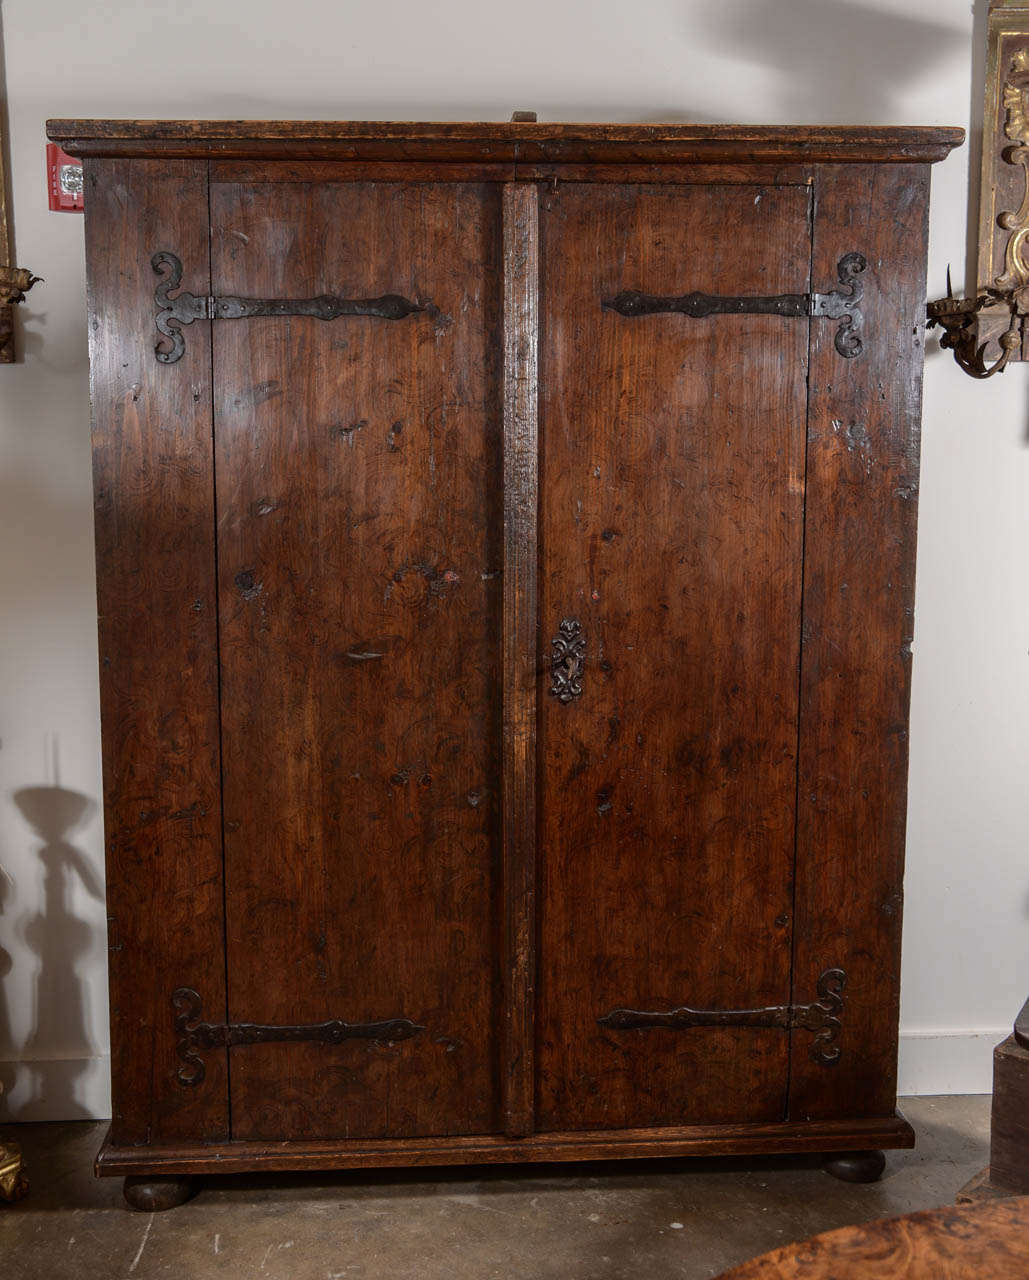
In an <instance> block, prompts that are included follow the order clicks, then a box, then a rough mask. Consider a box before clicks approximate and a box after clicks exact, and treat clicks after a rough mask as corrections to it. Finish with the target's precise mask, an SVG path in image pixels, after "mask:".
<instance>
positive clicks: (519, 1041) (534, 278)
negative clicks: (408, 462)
mask: <svg viewBox="0 0 1029 1280" xmlns="http://www.w3.org/2000/svg"><path fill="white" fill-rule="evenodd" d="M503 217H504V251H503V260H504V283H503V289H504V303H503V307H504V374H503V377H504V641H503V643H504V658H503V671H504V676H503V680H504V715H503V725H504V743H503V761H504V782H503V794H504V801H503V830H504V835H503V842H504V938H503V945H504V982H505V988H504V990H505V999H504V1031H503V1034H504V1042H503V1053H504V1066H503V1087H504V1130H505V1132H506V1133H507V1134H508V1135H509V1136H511V1137H520V1136H522V1135H524V1134H527V1133H531V1132H532V1128H533V1036H534V1029H533V1028H534V1018H533V1005H534V996H535V972H536V961H535V939H536V929H535V883H536V867H535V852H536V687H537V671H536V668H537V648H538V646H537V627H536V577H537V566H536V557H537V545H536V524H537V506H538V484H539V477H538V434H537V376H538V363H539V361H538V344H539V336H538V335H539V300H538V295H539V192H538V189H537V187H536V186H535V184H531V183H512V184H510V185H508V186H505V188H504V205H503Z"/></svg>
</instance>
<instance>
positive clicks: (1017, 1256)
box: [721, 1196, 1029, 1280]
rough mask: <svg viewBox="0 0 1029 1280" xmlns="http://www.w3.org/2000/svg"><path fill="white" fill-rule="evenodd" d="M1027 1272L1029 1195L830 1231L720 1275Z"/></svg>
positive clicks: (1011, 1275) (951, 1279) (987, 1276)
mask: <svg viewBox="0 0 1029 1280" xmlns="http://www.w3.org/2000/svg"><path fill="white" fill-rule="evenodd" d="M1026 1275H1029V1197H1025V1196H1020V1197H1016V1198H1012V1199H1008V1200H995V1201H992V1202H990V1203H987V1204H981V1205H957V1206H955V1205H948V1206H946V1207H945V1208H942V1209H927V1210H926V1211H925V1212H923V1213H911V1214H908V1215H907V1216H906V1217H903V1218H886V1219H883V1220H881V1221H878V1222H868V1223H864V1224H863V1225H861V1226H856V1227H841V1228H840V1229H839V1230H838V1231H827V1232H825V1233H824V1234H823V1235H819V1236H815V1237H814V1238H813V1239H811V1240H804V1241H801V1242H800V1243H799V1244H790V1245H785V1246H784V1247H783V1248H781V1249H776V1250H774V1251H773V1252H772V1253H766V1254H764V1255H763V1256H762V1257H760V1258H755V1259H754V1260H753V1261H752V1262H746V1263H744V1264H743V1266H741V1267H734V1268H733V1270H732V1271H726V1272H723V1274H722V1276H721V1280H872V1278H873V1277H874V1280H1018V1277H1022V1276H1026Z"/></svg>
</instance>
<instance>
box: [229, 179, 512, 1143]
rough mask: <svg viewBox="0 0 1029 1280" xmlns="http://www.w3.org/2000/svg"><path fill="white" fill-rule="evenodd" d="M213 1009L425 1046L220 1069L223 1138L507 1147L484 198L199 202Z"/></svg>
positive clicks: (495, 335)
mask: <svg viewBox="0 0 1029 1280" xmlns="http://www.w3.org/2000/svg"><path fill="white" fill-rule="evenodd" d="M211 203H212V224H213V226H212V254H213V264H214V265H213V277H214V280H213V282H214V292H215V293H216V294H235V295H243V296H246V297H260V298H297V297H311V296H315V295H318V294H323V293H338V294H341V295H343V296H346V297H377V296H379V295H381V294H384V293H399V294H402V295H404V296H405V297H407V298H409V299H411V300H412V301H415V302H418V303H420V304H422V305H423V306H424V307H425V310H423V311H419V312H416V313H414V314H412V315H409V316H407V317H405V318H404V319H402V320H397V321H389V320H381V319H375V318H371V317H341V318H340V319H338V320H334V321H323V320H318V319H314V318H311V317H305V316H294V317H289V316H284V317H277V316H271V317H256V318H253V319H250V320H241V321H229V320H226V321H217V322H215V325H214V352H215V357H214V367H215V384H216V397H215V434H216V441H217V460H218V519H219V537H218V553H219V562H220V574H219V587H220V596H221V615H220V621H221V651H222V690H223V695H222V705H223V750H224V762H225V768H224V774H225V818H226V833H225V843H226V876H227V884H228V890H229V919H228V939H229V1009H230V1013H231V1015H232V1019H233V1021H241V1022H242V1021H252V1022H262V1023H273V1024H280V1023H285V1024H301V1023H318V1022H322V1021H325V1020H328V1019H335V1018H340V1019H343V1020H345V1021H348V1022H376V1021H381V1020H383V1019H390V1018H399V1017H406V1018H409V1019H411V1020H412V1021H413V1022H414V1023H416V1024H418V1025H419V1026H420V1027H422V1028H423V1030H421V1031H420V1032H418V1033H417V1034H416V1035H414V1036H413V1037H411V1038H408V1039H403V1040H398V1041H396V1042H395V1043H385V1042H383V1043H379V1042H376V1041H374V1040H359V1039H350V1040H344V1041H343V1042H342V1043H340V1044H335V1045H328V1044H320V1043H314V1042H311V1041H301V1042H297V1043H289V1044H275V1043H269V1044H256V1045H241V1046H238V1047H236V1048H233V1049H232V1050H230V1059H231V1072H232V1124H233V1136H234V1137H235V1138H240V1139H252V1140H264V1139H277V1138H282V1139H317V1138H326V1137H334V1138H347V1137H353V1138H362V1137H363V1138H375V1137H385V1136H394V1137H408V1136H429V1135H439V1134H469V1133H483V1132H491V1131H495V1129H496V1127H497V1126H498V1124H499V1112H500V1096H499V1093H500V1091H499V1088H498V1059H499V1056H500V1055H499V1052H498V1049H497V1038H498V1031H499V1023H500V966H499V959H498V956H497V953H496V945H495V940H494V934H495V931H496V929H497V925H498V916H499V898H498V889H499V877H500V862H501V848H500V845H501V838H500V737H501V734H500V719H501V686H500V653H501V641H500V630H501V612H502V603H501V601H502V595H501V593H502V581H501V570H502V505H501V466H502V462H501V439H500V423H501V414H500V405H499V394H498V393H499V385H498V382H497V374H498V372H499V363H500V360H499V352H498V350H497V346H498V342H499V339H500V329H501V325H500V296H499V289H498V283H499V254H500V221H501V219H500V195H499V191H498V190H497V188H496V187H495V186H494V185H490V184H481V185H480V184H473V183H468V184H463V183H453V184H448V183H439V184H431V183H425V184H419V185H404V184H401V183H395V182H354V183H324V184H322V183H310V184H306V183H282V182H276V183H267V184H262V183H246V182H241V183H238V184H233V183H229V184H223V183H214V184H212V189H211Z"/></svg>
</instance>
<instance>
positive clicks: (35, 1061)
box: [0, 1053, 111, 1124]
mask: <svg viewBox="0 0 1029 1280" xmlns="http://www.w3.org/2000/svg"><path fill="white" fill-rule="evenodd" d="M0 1083H2V1084H3V1093H2V1094H0V1122H3V1123H8V1124H10V1123H17V1122H21V1121H28V1120H106V1119H109V1117H110V1115H111V1059H110V1055H109V1054H106V1053H105V1054H96V1055H94V1056H90V1057H81V1056H74V1055H67V1056H52V1057H48V1058H15V1059H8V1060H7V1061H0Z"/></svg>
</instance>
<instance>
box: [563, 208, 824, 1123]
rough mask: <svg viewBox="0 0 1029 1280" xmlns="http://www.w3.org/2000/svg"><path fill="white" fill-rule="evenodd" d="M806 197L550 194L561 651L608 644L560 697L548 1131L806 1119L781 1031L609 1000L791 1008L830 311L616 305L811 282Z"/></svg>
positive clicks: (771, 290) (798, 287) (591, 655)
mask: <svg viewBox="0 0 1029 1280" xmlns="http://www.w3.org/2000/svg"><path fill="white" fill-rule="evenodd" d="M809 199H810V192H809V189H808V188H807V187H782V188H780V187H765V186H759V187H754V188H747V189H745V190H741V189H739V188H736V187H694V188H679V189H670V190H668V189H663V188H653V187H623V186H614V187H599V186H598V187H589V186H576V187H569V188H559V189H558V190H557V191H556V192H549V191H548V192H547V193H546V194H545V195H544V198H543V211H542V235H543V257H542V280H543V293H542V300H541V309H542V313H543V316H544V339H543V347H542V352H541V361H540V367H541V386H542V391H541V438H542V482H541V493H542V532H541V536H542V552H541V575H540V625H541V628H542V636H541V645H542V647H543V649H544V652H546V650H547V647H548V646H549V641H550V637H551V636H552V635H553V634H555V632H556V631H557V627H558V624H559V622H560V621H561V619H562V618H575V619H578V620H579V621H580V622H581V624H582V628H583V631H584V633H585V636H586V646H587V648H586V669H585V674H584V676H583V681H582V684H583V693H582V697H581V698H578V699H576V700H574V701H573V702H571V703H569V704H568V705H563V704H562V703H561V702H559V701H557V700H556V699H554V698H552V697H547V696H545V697H544V698H543V699H542V701H541V706H540V735H541V738H540V742H541V745H540V775H541V820H540V863H541V904H540V911H541V925H540V954H541V957H542V958H543V965H544V967H543V969H542V971H541V976H540V989H539V1007H540V1015H539V1016H540V1027H539V1047H538V1057H539V1083H538V1089H539V1111H540V1123H541V1125H542V1126H544V1127H546V1128H550V1129H562V1128H587V1129H588V1128H600V1127H607V1126H610V1127H611V1128H615V1129H618V1128H623V1127H632V1126H635V1125H642V1124H683V1123H704V1122H714V1121H718V1120H723V1121H730V1120H735V1121H743V1120H751V1121H757V1120H766V1121H770V1120H775V1119H781V1118H782V1117H783V1115H784V1110H785V1099H786V1088H787V1078H786V1076H787V1072H786V1067H787V1038H786V1035H785V1033H784V1032H783V1031H781V1030H776V1029H767V1028H766V1029H754V1028H737V1027H730V1028H703V1029H696V1030H690V1031H685V1032H682V1031H672V1030H651V1031H645V1032H644V1031H622V1032H617V1031H612V1030H609V1029H606V1028H602V1027H600V1026H598V1024H597V1019H598V1017H600V1016H601V1015H603V1014H606V1013H607V1012H608V1011H610V1010H611V1009H613V1008H615V1007H626V1006H628V1007H630V1008H632V1009H642V1010H671V1009H674V1008H676V1007H677V1006H680V1005H690V1006H692V1007H694V1008H703V1009H747V1008H757V1007H762V1006H766V1005H781V1004H785V1003H787V1001H788V997H789V986H790V939H791V932H792V924H793V921H792V911H791V906H792V874H793V848H794V801H795V787H796V764H795V761H796V742H797V657H798V650H799V643H800V573H801V551H802V536H803V497H804V494H803V467H804V416H805V395H806V384H805V379H806V368H807V343H808V332H807V331H808V323H807V320H806V319H797V318H784V317H782V316H767V315H765V316H761V315H732V316H725V315H722V316H710V317H707V318H704V319H700V320H695V319H690V318H688V317H685V316H682V315H675V314H661V315H649V316H640V317H635V318H626V317H625V316H622V315H619V314H616V313H615V312H613V311H612V310H609V309H604V308H603V306H602V303H603V301H604V300H605V299H610V298H612V297H613V296H614V295H616V294H618V293H619V292H620V291H622V290H624V289H637V290H642V291H644V292H647V293H656V294H661V295H667V294H683V293H687V292H689V291H692V290H704V291H709V292H715V293H722V294H734V295H735V294H759V295H764V294H778V293H803V292H805V291H806V290H807V287H808V276H807V273H808V263H809V258H810V248H809V246H810V223H809ZM741 245H746V247H747V252H746V253H745V254H741V253H740V246H741ZM829 963H836V957H835V956H832V955H830V956H827V957H826V967H828V964H829ZM810 998H811V999H813V998H814V986H813V984H812V988H811V996H810Z"/></svg>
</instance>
